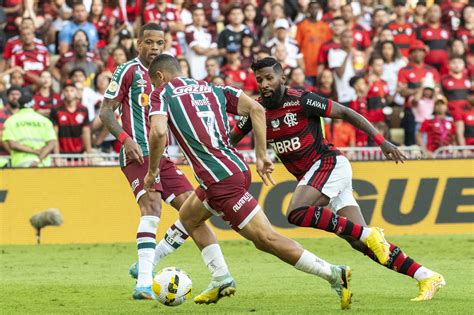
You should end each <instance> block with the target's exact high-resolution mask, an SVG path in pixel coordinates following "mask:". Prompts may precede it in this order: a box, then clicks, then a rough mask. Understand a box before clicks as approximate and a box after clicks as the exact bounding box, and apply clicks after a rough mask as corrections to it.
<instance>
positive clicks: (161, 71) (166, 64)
mask: <svg viewBox="0 0 474 315" xmlns="http://www.w3.org/2000/svg"><path fill="white" fill-rule="evenodd" d="M148 73H149V75H150V79H151V82H152V83H153V84H154V85H155V86H156V87H159V86H161V85H163V84H165V83H167V82H168V81H170V80H172V79H174V78H176V77H179V76H181V74H182V71H181V65H180V64H179V61H178V59H176V58H175V57H173V56H171V55H168V54H161V55H159V56H158V57H156V58H155V59H153V61H152V62H151V64H150V67H149V68H148Z"/></svg>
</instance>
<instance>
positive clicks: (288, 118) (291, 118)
mask: <svg viewBox="0 0 474 315" xmlns="http://www.w3.org/2000/svg"><path fill="white" fill-rule="evenodd" d="M283 122H284V123H285V124H286V125H287V126H288V127H294V126H296V125H297V124H298V121H297V120H296V114H294V113H287V114H286V115H285V118H283Z"/></svg>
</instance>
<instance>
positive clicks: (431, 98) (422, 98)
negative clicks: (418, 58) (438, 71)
mask: <svg viewBox="0 0 474 315" xmlns="http://www.w3.org/2000/svg"><path fill="white" fill-rule="evenodd" d="M409 101H410V102H411V104H412V111H413V115H414V116H415V124H416V125H415V132H416V133H417V132H418V131H419V130H420V127H421V124H422V123H423V122H424V121H425V120H428V119H430V118H431V117H432V116H433V110H434V103H435V82H434V80H423V83H422V84H421V89H419V90H418V92H417V93H416V94H415V95H413V96H412V97H410V99H409Z"/></svg>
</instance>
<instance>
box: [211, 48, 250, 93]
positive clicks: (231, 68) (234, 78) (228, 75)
mask: <svg viewBox="0 0 474 315" xmlns="http://www.w3.org/2000/svg"><path fill="white" fill-rule="evenodd" d="M226 59H227V64H226V65H225V66H223V67H222V68H221V71H220V72H221V74H222V75H223V76H224V77H225V79H226V84H227V85H230V86H233V87H236V88H239V89H243V90H244V91H245V92H246V93H247V94H249V95H253V94H257V93H258V87H257V82H256V80H255V76H254V75H253V73H251V72H249V70H244V69H242V67H241V63H240V51H239V47H238V46H237V45H236V44H234V43H231V44H230V45H229V46H228V47H227V54H226Z"/></svg>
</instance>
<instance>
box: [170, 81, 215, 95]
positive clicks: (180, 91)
mask: <svg viewBox="0 0 474 315" xmlns="http://www.w3.org/2000/svg"><path fill="white" fill-rule="evenodd" d="M211 92H212V87H210V86H208V85H198V84H194V85H185V86H179V87H177V88H174V89H173V97H178V96H182V95H185V94H191V93H194V94H204V93H211Z"/></svg>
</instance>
